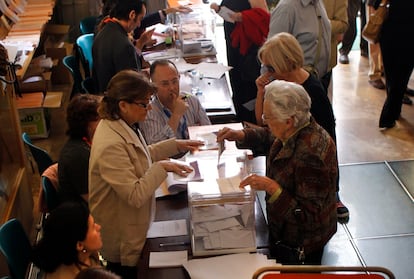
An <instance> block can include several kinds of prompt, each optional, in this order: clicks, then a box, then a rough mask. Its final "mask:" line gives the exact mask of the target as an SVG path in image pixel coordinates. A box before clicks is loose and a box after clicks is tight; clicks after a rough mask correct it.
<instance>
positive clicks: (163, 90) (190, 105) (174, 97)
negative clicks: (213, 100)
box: [139, 60, 211, 144]
mask: <svg viewBox="0 0 414 279" xmlns="http://www.w3.org/2000/svg"><path fill="white" fill-rule="evenodd" d="M150 76H151V81H152V82H153V83H154V84H155V86H156V87H157V92H156V93H155V95H154V100H153V101H152V103H151V108H152V109H151V110H150V111H148V113H147V117H146V118H145V120H144V121H142V122H140V123H139V127H140V129H141V131H142V134H143V135H144V138H145V140H146V141H147V143H148V144H152V143H156V142H159V141H161V140H165V139H169V138H174V137H175V138H177V139H188V138H189V136H188V129H187V128H188V127H189V126H195V125H211V122H210V119H209V118H208V116H207V113H206V111H205V109H204V108H203V107H202V106H201V103H200V101H199V100H198V98H197V97H195V96H192V95H188V94H183V93H180V73H179V72H178V70H177V68H176V66H175V65H174V63H173V62H171V61H169V60H156V61H154V62H153V63H152V64H151V67H150Z"/></svg>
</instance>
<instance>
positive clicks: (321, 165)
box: [217, 80, 338, 264]
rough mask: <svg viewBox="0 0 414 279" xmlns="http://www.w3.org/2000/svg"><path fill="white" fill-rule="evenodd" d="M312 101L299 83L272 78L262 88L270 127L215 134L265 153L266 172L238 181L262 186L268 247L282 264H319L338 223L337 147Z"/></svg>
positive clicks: (238, 144) (264, 112) (241, 146)
mask: <svg viewBox="0 0 414 279" xmlns="http://www.w3.org/2000/svg"><path fill="white" fill-rule="evenodd" d="M310 105H311V101H310V98H309V95H308V94H307V93H306V91H305V90H304V89H303V87H302V86H301V85H298V84H296V83H292V82H287V81H281V80H275V81H272V82H271V83H270V84H269V85H267V86H266V88H265V96H264V107H263V116H262V117H263V119H264V121H265V122H266V123H267V125H268V128H267V127H261V128H255V129H254V128H245V129H243V130H232V129H229V128H223V129H222V130H220V131H219V133H218V135H217V141H223V140H225V139H227V140H232V141H236V144H237V147H239V148H251V149H252V150H253V152H255V153H262V154H268V158H267V167H266V176H258V175H256V174H252V175H249V176H247V177H246V178H245V179H244V180H242V181H241V183H240V187H243V188H244V187H246V186H247V185H250V187H251V188H253V189H256V190H264V191H266V211H267V216H268V224H269V236H270V239H269V245H270V252H271V255H272V256H273V257H275V258H276V261H277V262H280V263H282V264H300V263H305V264H320V263H321V259H322V254H323V249H324V246H325V244H326V243H327V242H328V240H329V239H330V238H331V237H332V235H333V234H334V233H335V232H336V228H337V227H336V225H337V223H336V221H337V219H336V207H335V206H336V203H335V202H336V198H335V187H336V177H337V175H338V168H337V159H336V147H335V143H334V141H333V139H332V137H331V136H330V135H329V134H328V133H327V132H326V131H325V130H324V129H323V128H322V127H321V126H319V125H318V124H317V123H316V122H315V120H314V119H313V117H312V116H311V114H310Z"/></svg>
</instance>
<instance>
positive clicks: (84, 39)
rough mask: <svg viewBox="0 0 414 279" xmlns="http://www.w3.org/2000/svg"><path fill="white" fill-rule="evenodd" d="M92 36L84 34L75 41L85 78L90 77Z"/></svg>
mask: <svg viewBox="0 0 414 279" xmlns="http://www.w3.org/2000/svg"><path fill="white" fill-rule="evenodd" d="M93 38H94V34H93V33H92V34H84V35H81V36H79V37H78V38H77V39H76V44H77V46H78V51H79V54H80V59H81V62H82V66H83V70H84V71H85V78H86V77H90V76H91V73H92V66H93V61H92V44H93Z"/></svg>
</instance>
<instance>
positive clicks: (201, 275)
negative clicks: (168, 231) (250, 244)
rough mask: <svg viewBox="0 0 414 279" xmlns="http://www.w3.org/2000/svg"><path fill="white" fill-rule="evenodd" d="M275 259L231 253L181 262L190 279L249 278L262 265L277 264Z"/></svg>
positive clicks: (259, 255)
mask: <svg viewBox="0 0 414 279" xmlns="http://www.w3.org/2000/svg"><path fill="white" fill-rule="evenodd" d="M277 265H280V264H277V263H276V262H275V260H268V259H267V256H266V255H262V254H256V253H254V254H249V253H241V254H231V255H224V256H217V257H210V258H203V259H194V260H189V261H187V262H185V263H183V266H184V268H185V269H186V270H187V272H188V274H190V277H191V279H211V278H214V279H228V278H237V279H250V278H252V275H253V273H254V272H255V271H256V270H257V269H259V268H261V267H264V266H277Z"/></svg>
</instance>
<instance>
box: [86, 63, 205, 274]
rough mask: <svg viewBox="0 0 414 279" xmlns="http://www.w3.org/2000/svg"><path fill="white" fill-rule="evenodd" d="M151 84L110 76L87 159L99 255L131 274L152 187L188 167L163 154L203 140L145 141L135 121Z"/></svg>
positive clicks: (137, 76) (129, 73)
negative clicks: (99, 227)
mask: <svg viewBox="0 0 414 279" xmlns="http://www.w3.org/2000/svg"><path fill="white" fill-rule="evenodd" d="M154 90H155V88H154V86H153V85H152V84H151V83H150V82H149V80H148V79H147V78H146V77H145V76H144V74H142V73H139V72H136V71H133V70H123V71H121V72H119V73H117V74H116V75H115V76H114V77H113V78H112V79H111V81H110V82H109V84H108V88H107V91H106V95H105V97H104V98H103V99H102V102H101V103H100V106H99V108H98V113H99V115H100V116H101V118H102V120H101V122H100V123H99V125H98V126H97V128H96V131H95V135H94V138H93V142H92V148H91V155H90V163H89V207H90V209H91V212H92V214H93V215H94V217H95V218H96V220H97V222H98V223H100V224H101V225H102V230H101V233H102V239H103V243H104V246H103V248H102V255H103V257H104V258H105V259H106V260H107V263H108V264H107V268H108V269H109V270H111V271H113V272H114V273H116V274H118V275H120V276H122V278H124V279H125V278H136V276H137V268H136V265H137V263H138V259H139V258H140V254H141V250H142V248H143V246H144V243H145V239H146V236H147V230H148V227H149V225H150V222H151V221H152V218H153V216H154V214H155V213H154V208H155V198H154V192H155V190H156V189H157V188H158V186H159V185H160V184H161V183H162V182H163V180H164V179H165V178H166V177H167V172H168V171H172V172H175V173H177V174H180V175H181V176H186V175H188V174H189V173H190V172H191V171H192V169H191V168H190V167H188V166H186V165H183V164H178V163H174V162H171V161H168V160H163V159H164V158H168V157H170V156H173V155H175V154H177V153H179V152H184V151H188V150H191V151H193V150H195V149H197V148H198V147H199V146H201V145H202V144H203V143H202V142H200V141H194V140H176V139H169V140H165V141H161V142H159V143H156V144H152V145H147V144H146V142H145V140H144V138H143V136H142V134H141V132H140V130H139V129H138V128H137V126H136V123H137V122H138V121H142V120H144V119H145V117H146V115H147V112H148V110H150V109H151V99H152V94H153V93H154Z"/></svg>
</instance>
